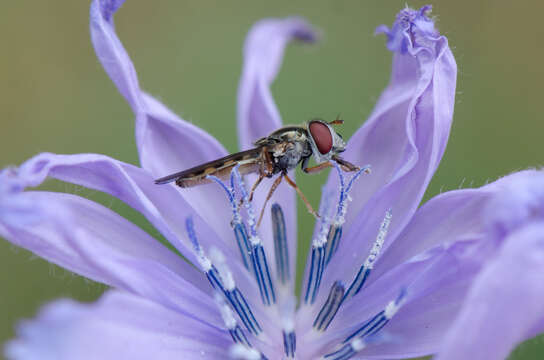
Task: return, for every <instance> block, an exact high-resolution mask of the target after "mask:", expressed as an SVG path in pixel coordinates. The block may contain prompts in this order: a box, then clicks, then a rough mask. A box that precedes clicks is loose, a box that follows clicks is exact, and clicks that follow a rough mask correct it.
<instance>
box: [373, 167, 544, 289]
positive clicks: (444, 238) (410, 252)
mask: <svg viewBox="0 0 544 360" xmlns="http://www.w3.org/2000/svg"><path fill="white" fill-rule="evenodd" d="M538 174H539V172H538V171H532V170H528V171H522V172H518V173H515V174H512V175H508V176H505V177H503V178H501V179H500V180H497V181H495V182H493V183H491V184H489V185H486V186H482V187H481V188H478V189H464V190H456V191H449V192H446V193H444V194H440V195H438V196H436V197H434V198H432V199H431V200H429V201H428V202H427V203H426V204H425V205H423V206H422V207H421V208H419V209H418V210H417V211H416V213H415V214H414V217H413V218H412V220H411V221H410V223H409V224H408V225H407V226H406V228H405V229H404V230H403V231H402V233H401V234H399V236H398V237H397V239H396V240H395V242H394V243H392V244H391V245H390V246H389V247H388V248H387V249H386V250H385V251H384V253H383V254H382V255H381V257H380V258H379V259H378V261H377V262H376V264H375V270H374V271H373V274H372V278H371V279H376V278H378V277H379V276H380V275H381V274H383V273H385V272H387V271H388V270H390V269H391V268H393V267H394V266H396V265H397V264H400V263H402V262H404V261H406V260H407V259H409V258H411V257H413V256H416V255H417V254H419V253H423V252H424V251H426V250H427V249H430V248H432V247H434V246H436V245H439V244H448V243H453V242H454V241H462V240H474V239H481V238H482V237H483V236H484V234H485V233H486V232H487V231H488V230H487V227H488V226H487V224H486V223H487V220H486V218H485V211H486V209H487V208H488V207H489V206H493V208H494V209H500V208H501V207H500V206H496V205H493V204H492V202H493V200H494V199H495V197H496V195H497V194H502V193H505V189H508V188H510V187H511V186H516V185H518V183H519V181H520V180H523V179H524V178H533V177H534V176H536V175H538ZM518 188H520V187H518ZM506 193H508V194H510V193H512V192H510V191H506ZM518 193H519V191H518ZM369 281H372V280H369Z"/></svg>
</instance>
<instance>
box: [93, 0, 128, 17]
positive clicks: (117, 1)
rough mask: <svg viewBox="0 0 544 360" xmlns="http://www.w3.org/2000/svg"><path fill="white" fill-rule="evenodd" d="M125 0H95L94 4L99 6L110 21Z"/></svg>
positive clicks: (101, 12)
mask: <svg viewBox="0 0 544 360" xmlns="http://www.w3.org/2000/svg"><path fill="white" fill-rule="evenodd" d="M124 2H125V0H95V2H94V4H93V6H97V9H98V10H99V11H100V15H101V16H102V17H103V18H104V19H105V20H106V21H108V22H109V21H111V19H112V17H113V14H114V13H115V12H116V11H117V10H119V8H120V7H121V5H123V3H124Z"/></svg>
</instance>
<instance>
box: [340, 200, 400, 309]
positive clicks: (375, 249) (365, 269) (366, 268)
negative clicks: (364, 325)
mask: <svg viewBox="0 0 544 360" xmlns="http://www.w3.org/2000/svg"><path fill="white" fill-rule="evenodd" d="M392 217H393V213H392V211H391V209H389V210H387V212H386V213H385V217H384V219H383V221H382V223H381V225H380V230H379V231H378V235H377V236H376V241H375V242H374V245H373V246H372V249H371V250H370V254H369V255H368V257H367V258H366V260H365V262H364V263H363V265H361V267H360V268H359V271H358V272H357V275H355V279H353V281H352V283H351V285H350V286H349V288H348V291H347V292H346V295H345V296H344V300H346V299H348V298H350V297H353V296H355V295H356V294H357V293H359V291H361V289H362V288H363V285H364V284H365V282H366V280H367V279H368V276H369V275H370V272H371V271H372V269H373V268H374V263H375V262H376V259H377V258H378V255H379V254H380V251H381V249H382V247H383V243H384V241H385V236H386V235H387V230H388V229H389V224H391V218H392Z"/></svg>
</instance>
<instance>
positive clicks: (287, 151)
mask: <svg viewBox="0 0 544 360" xmlns="http://www.w3.org/2000/svg"><path fill="white" fill-rule="evenodd" d="M282 145H283V146H282V148H281V149H277V151H275V152H274V153H273V156H274V161H275V163H276V166H277V167H278V168H279V169H281V170H291V169H294V168H295V167H296V166H297V165H298V163H299V162H300V161H301V160H302V154H303V153H304V152H305V149H304V145H303V144H302V143H300V142H289V143H284V144H282Z"/></svg>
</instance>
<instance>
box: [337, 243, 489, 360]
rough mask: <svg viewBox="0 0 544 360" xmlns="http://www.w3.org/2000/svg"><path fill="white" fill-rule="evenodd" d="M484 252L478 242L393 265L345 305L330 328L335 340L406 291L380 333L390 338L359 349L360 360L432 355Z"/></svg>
mask: <svg viewBox="0 0 544 360" xmlns="http://www.w3.org/2000/svg"><path fill="white" fill-rule="evenodd" d="M486 255H488V253H487V252H486V249H485V248H482V247H481V246H480V244H479V242H478V241H459V242H456V243H454V244H452V245H449V246H445V245H443V246H438V247H436V248H433V249H431V250H430V251H428V252H426V253H425V254H422V255H421V256H418V257H415V258H413V259H411V260H410V261H409V262H406V263H404V264H401V265H399V266H397V267H396V268H395V269H393V270H392V271H390V272H388V273H387V274H385V275H384V276H382V277H381V278H380V279H379V280H378V281H377V282H375V283H373V284H371V285H370V286H369V287H368V288H367V289H365V290H364V291H363V292H362V293H361V294H360V295H357V297H355V298H353V300H352V301H351V302H350V303H348V304H346V307H345V309H344V311H343V313H342V314H339V315H337V317H338V318H337V319H335V321H338V324H341V325H336V326H334V327H332V328H331V330H332V331H335V330H336V333H337V334H336V335H337V336H339V337H340V338H343V336H345V335H346V330H345V329H350V328H352V329H353V328H355V326H356V325H357V324H360V323H362V322H363V321H364V320H366V319H368V318H370V317H371V316H373V315H374V314H376V313H377V312H378V311H380V310H381V309H383V307H384V306H385V304H387V303H388V302H389V301H390V300H392V299H395V298H396V297H397V296H398V294H399V292H400V291H401V290H402V289H406V291H407V294H408V295H407V297H406V301H405V304H404V305H403V306H402V307H401V308H400V310H399V312H398V313H397V314H396V315H395V316H394V317H393V319H392V320H391V321H390V322H389V323H388V324H387V326H386V327H385V328H384V329H383V330H382V331H384V332H386V333H387V336H390V337H391V338H392V339H394V340H393V341H392V342H390V343H389V342H388V343H384V344H383V345H373V346H369V347H368V349H365V350H364V351H363V352H362V354H364V355H365V358H366V357H367V356H368V358H380V359H383V358H407V357H417V356H424V355H428V354H432V353H435V352H436V351H437V350H438V348H439V345H440V342H441V341H442V339H443V336H444V334H445V332H446V331H447V330H448V328H449V324H450V323H451V322H452V321H453V319H454V318H455V316H456V315H457V313H458V311H459V309H460V307H461V305H462V303H463V300H464V298H465V295H466V292H467V291H468V288H469V286H470V283H471V281H472V280H473V279H474V277H475V276H476V275H477V273H478V271H479V269H480V265H481V261H480V260H479V259H480V258H479V257H480V256H484V257H485V256H486Z"/></svg>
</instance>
